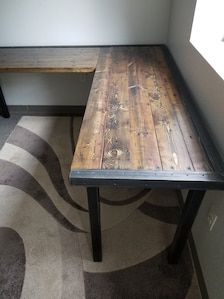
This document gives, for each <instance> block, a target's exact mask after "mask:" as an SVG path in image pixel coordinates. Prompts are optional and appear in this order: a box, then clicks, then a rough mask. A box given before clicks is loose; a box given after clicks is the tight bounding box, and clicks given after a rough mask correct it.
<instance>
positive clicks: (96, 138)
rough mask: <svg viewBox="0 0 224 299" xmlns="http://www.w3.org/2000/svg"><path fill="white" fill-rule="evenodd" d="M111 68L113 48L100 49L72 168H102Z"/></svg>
mask: <svg viewBox="0 0 224 299" xmlns="http://www.w3.org/2000/svg"><path fill="white" fill-rule="evenodd" d="M110 69H111V48H102V49H101V50H100V54H99V58H98V63H97V69H96V72H95V76H94V79H93V84H92V88H91V91H90V96H89V100H88V103H87V106H86V111H85V115H84V118H83V122H82V126H81V131H80V134H79V138H78V143H77V146H76V150H75V155H74V159H73V163H72V168H78V169H79V168H80V169H100V168H101V165H102V157H103V149H104V137H105V136H104V135H105V125H104V123H105V117H106V109H107V102H108V84H109V80H110V78H109V77H110Z"/></svg>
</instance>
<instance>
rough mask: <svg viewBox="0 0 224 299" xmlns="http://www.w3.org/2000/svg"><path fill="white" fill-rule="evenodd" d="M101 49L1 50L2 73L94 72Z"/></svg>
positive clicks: (0, 64)
mask: <svg viewBox="0 0 224 299" xmlns="http://www.w3.org/2000/svg"><path fill="white" fill-rule="evenodd" d="M98 54H99V48H0V72H20V73H23V72H32V73H40V72H43V73H51V72H53V73H66V72H69V73H73V72H79V73H82V72H93V71H94V70H95V68H96V64H97V59H98Z"/></svg>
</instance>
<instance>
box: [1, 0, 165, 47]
mask: <svg viewBox="0 0 224 299" xmlns="http://www.w3.org/2000/svg"><path fill="white" fill-rule="evenodd" d="M169 5H170V0H138V1H136V0H113V1H111V0H95V1H94V0H84V1H80V0H63V1H62V0H48V1H46V0H1V8H0V46H32V45H44V46H46V45H105V44H106V45H107V44H140V43H143V44H145V43H147V44H148V43H164V42H165V41H166V37H167V28H168V17H169Z"/></svg>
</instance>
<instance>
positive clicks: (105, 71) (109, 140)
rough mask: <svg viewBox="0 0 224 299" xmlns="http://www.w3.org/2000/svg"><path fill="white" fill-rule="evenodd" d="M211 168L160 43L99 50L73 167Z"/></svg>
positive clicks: (165, 169) (193, 170) (145, 169)
mask: <svg viewBox="0 0 224 299" xmlns="http://www.w3.org/2000/svg"><path fill="white" fill-rule="evenodd" d="M79 169H83V170H91V169H97V170H100V169H109V170H110V169H118V170H119V169H120V170H142V171H147V170H153V171H163V170H164V171H174V172H175V171H185V172H186V171H187V172H209V171H212V169H211V166H210V163H209V161H208V158H207V156H206V154H205V152H204V149H203V147H202V145H201V144H200V140H199V137H198V135H197V133H196V131H195V129H194V127H193V125H192V122H191V119H190V117H189V115H188V112H187V110H186V108H185V106H184V105H183V103H182V101H181V98H180V95H179V93H178V90H177V88H176V85H175V82H174V80H173V77H172V74H171V72H170V70H169V68H168V66H167V63H166V60H165V57H164V52H163V49H162V47H159V46H158V47H156V46H154V47H152V46H139V47H131V46H129V47H104V48H101V49H100V50H99V57H98V62H97V66H96V72H95V76H94V79H93V86H92V89H91V92H90V96H89V100H88V103H87V107H86V111H85V116H84V119H83V123H82V127H81V131H80V135H79V139H78V143H77V146H76V151H75V155H74V159H73V163H72V166H71V170H72V171H73V173H74V171H75V170H79Z"/></svg>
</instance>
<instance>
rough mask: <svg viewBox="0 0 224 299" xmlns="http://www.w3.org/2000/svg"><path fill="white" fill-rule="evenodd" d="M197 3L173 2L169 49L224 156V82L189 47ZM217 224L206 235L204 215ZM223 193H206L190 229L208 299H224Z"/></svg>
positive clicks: (184, 0)
mask: <svg viewBox="0 0 224 299" xmlns="http://www.w3.org/2000/svg"><path fill="white" fill-rule="evenodd" d="M195 4H196V0H188V1H186V0H173V1H172V6H171V12H172V13H171V18H170V31H169V40H168V45H169V48H170V50H171V52H172V54H173V56H174V58H175V60H176V62H177V64H178V65H179V68H180V69H181V72H182V74H183V76H184V77H185V80H186V81H187V83H188V85H189V87H190V89H191V91H192V92H193V94H194V96H195V99H196V100H197V104H198V105H199V107H200V109H201V111H202V113H203V115H204V116H205V118H206V120H207V123H208V126H209V128H210V130H211V132H212V135H213V136H214V140H215V142H216V144H217V145H218V147H219V149H220V152H221V153H222V154H224V138H223V129H224V81H223V80H222V79H221V78H220V77H219V76H218V75H217V73H216V72H215V71H214V70H213V69H212V67H211V66H210V65H209V64H208V63H207V62H206V61H205V60H204V58H202V57H201V56H200V54H199V53H198V52H197V50H195V48H194V47H193V46H192V45H191V44H190V42H189V39H190V32H191V26H192V20H193V16H194V8H195ZM210 209H212V211H214V213H215V214H217V216H218V221H217V223H216V225H215V227H214V229H213V231H212V232H209V230H208V225H207V215H208V212H209V210H210ZM223 215H224V193H223V192H208V194H207V196H206V197H205V200H204V202H203V204H202V207H201V209H200V212H199V215H198V217H197V219H196V221H195V224H194V227H193V236H194V240H195V243H196V246H197V251H198V255H199V259H200V263H201V266H202V270H203V274H204V277H205V280H206V284H207V288H208V292H209V296H210V299H221V298H224V287H223V285H224V255H223V248H224V234H223V231H224V217H223Z"/></svg>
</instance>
